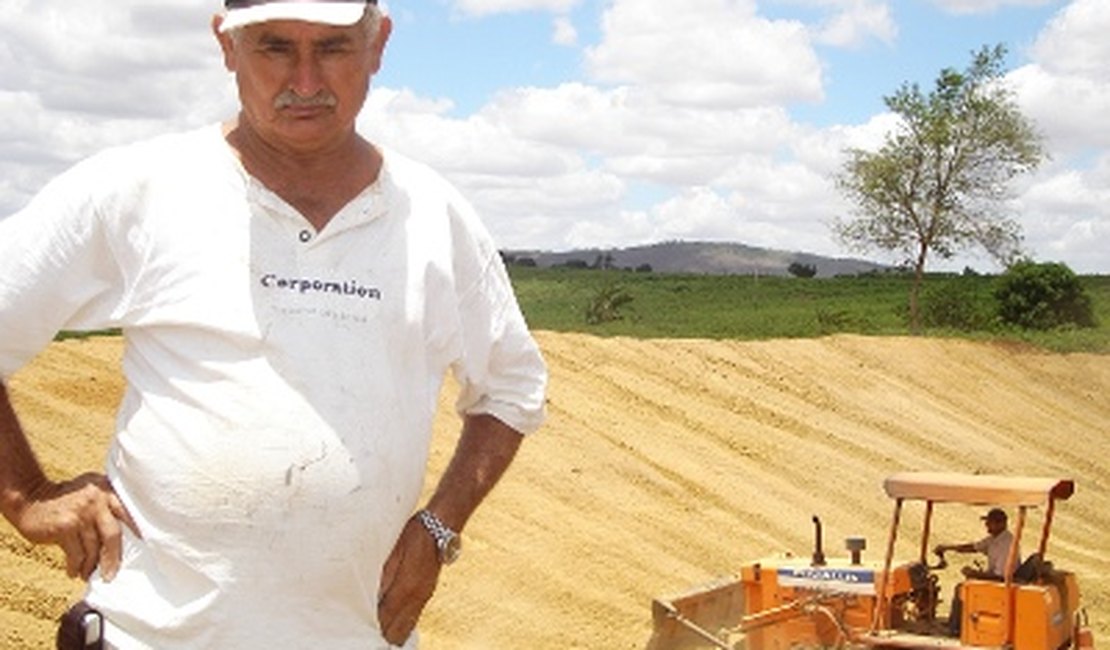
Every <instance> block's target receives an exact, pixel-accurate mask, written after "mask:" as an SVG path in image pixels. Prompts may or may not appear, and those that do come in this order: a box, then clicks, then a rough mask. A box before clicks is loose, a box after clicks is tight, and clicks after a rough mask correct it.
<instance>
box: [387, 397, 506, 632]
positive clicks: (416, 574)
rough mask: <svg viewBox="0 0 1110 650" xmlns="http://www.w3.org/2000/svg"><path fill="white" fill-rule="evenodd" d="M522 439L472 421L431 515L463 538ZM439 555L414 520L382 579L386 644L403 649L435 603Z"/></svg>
mask: <svg viewBox="0 0 1110 650" xmlns="http://www.w3.org/2000/svg"><path fill="white" fill-rule="evenodd" d="M521 439H522V436H521V434H520V433H519V432H517V431H516V430H514V429H513V428H512V427H510V426H508V425H507V424H505V423H503V422H501V421H500V420H498V419H497V418H495V417H493V416H492V415H468V416H465V420H464V422H463V430H462V435H461V437H460V438H459V443H458V446H457V447H456V448H455V454H454V456H453V457H452V458H451V462H450V463H449V464H448V466H447V469H446V470H445V471H444V473H443V476H442V477H441V478H440V481H439V484H438V485H437V487H436V490H435V492H434V494H433V495H432V497H431V499H430V500H429V501H428V505H427V509H428V510H430V511H431V512H433V513H434V514H435V515H436V516H437V517H439V519H440V520H441V521H443V523H444V524H446V525H447V527H449V528H451V529H452V530H454V531H457V532H461V531H462V529H463V528H464V527H465V526H466V522H467V521H468V520H469V519H470V516H471V515H472V514H474V511H475V510H476V509H477V508H478V505H479V504H481V502H482V500H483V499H484V498H485V497H486V495H487V494H489V492H490V490H492V489H493V487H494V485H496V484H497V481H498V480H499V479H500V478H501V475H502V474H504V473H505V470H506V469H507V468H508V467H509V464H510V463H511V462H512V460H513V457H514V456H516V452H517V449H519V448H520V443H521ZM441 568H442V567H441V565H440V561H439V554H438V550H437V548H436V546H435V543H434V542H433V541H432V538H431V536H430V535H429V534H428V532H427V531H426V530H425V529H424V527H423V525H422V524H421V523H420V522H419V521H418V520H417V519H416V518H412V519H410V520H409V521H408V523H407V524H406V525H405V528H404V530H403V531H402V532H401V537H400V538H399V539H398V541H397V544H396V546H395V547H394V549H393V552H392V553H391V554H390V556H389V559H388V560H387V561H386V564H385V569H384V571H383V573H382V589H381V601H380V602H379V603H378V619H379V621H380V623H381V628H382V634H383V635H384V636H385V639H386V640H387V641H389V642H390V643H393V644H395V645H401V644H402V643H404V641H405V639H407V638H408V636H409V634H410V633H411V632H412V630H413V628H414V627H415V626H416V622H417V620H418V619H419V618H420V613H421V612H422V611H423V609H424V605H425V604H426V603H427V602H428V600H429V599H430V598H431V597H432V593H433V592H434V591H435V587H436V582H437V581H438V579H439V571H440V569H441Z"/></svg>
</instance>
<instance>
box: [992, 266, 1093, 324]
mask: <svg viewBox="0 0 1110 650" xmlns="http://www.w3.org/2000/svg"><path fill="white" fill-rule="evenodd" d="M994 296H995V299H997V300H998V304H999V305H998V315H999V318H1000V319H1001V320H1002V322H1003V323H1006V324H1009V325H1016V326H1018V327H1022V328H1025V329H1032V330H1048V329H1053V328H1056V327H1061V326H1066V325H1074V326H1078V327H1094V326H1095V316H1094V310H1093V309H1092V307H1091V298H1090V296H1089V295H1087V292H1086V290H1085V289H1084V288H1083V285H1082V284H1081V283H1080V281H1079V278H1078V276H1076V275H1075V273H1073V272H1072V270H1071V269H1070V268H1068V267H1067V266H1066V265H1064V264H1060V263H1055V262H1049V263H1035V262H1029V261H1026V262H1018V263H1017V264H1015V265H1013V266H1011V267H1010V268H1009V269H1008V270H1007V271H1006V273H1005V274H1003V275H1002V277H1001V278H1000V280H999V284H998V286H997V288H996V289H995V291H994Z"/></svg>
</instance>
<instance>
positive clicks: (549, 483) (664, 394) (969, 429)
mask: <svg viewBox="0 0 1110 650" xmlns="http://www.w3.org/2000/svg"><path fill="white" fill-rule="evenodd" d="M538 337H539V339H540V342H541V345H542V347H543V349H544V352H545V354H546V356H547V359H548V361H549V363H550V366H551V380H552V381H551V391H550V405H549V408H550V420H549V424H548V425H547V426H546V428H545V429H544V430H543V431H542V432H541V433H539V434H537V435H536V436H534V437H533V438H532V439H531V440H529V441H527V443H526V445H525V447H524V448H523V450H522V452H521V455H520V456H519V458H518V462H517V464H516V465H514V467H513V469H512V470H511V472H510V473H509V475H508V476H507V477H506V478H505V480H504V481H503V483H502V484H501V485H500V486H499V487H498V488H497V490H496V491H495V492H494V494H493V495H492V496H491V497H490V499H489V501H488V502H487V504H486V506H485V507H484V508H483V510H481V511H480V512H479V514H478V515H477V516H476V517H475V518H474V520H473V521H472V523H471V526H470V528H469V529H468V530H467V533H466V553H465V555H464V560H463V561H462V562H460V564H458V565H455V566H453V567H451V568H450V569H449V570H447V571H446V572H445V573H444V577H443V582H442V584H441V587H440V590H439V592H438V593H437V594H436V597H435V599H434V600H433V602H432V604H431V605H430V607H429V609H428V611H427V612H426V615H425V618H424V621H423V622H422V624H421V629H422V633H423V639H424V644H423V647H424V648H426V649H430V650H455V649H460V648H463V649H467V648H474V649H493V650H496V649H502V648H505V649H507V648H513V649H517V648H545V649H546V648H559V649H562V648H597V649H608V648H643V647H644V645H645V643H646V642H647V640H648V638H649V636H650V631H651V623H650V607H649V605H650V601H651V598H652V597H653V596H655V595H659V594H666V593H673V592H676V591H681V590H683V589H685V588H687V587H689V586H692V585H694V584H698V583H701V582H705V581H707V580H710V579H712V578H713V577H715V576H719V575H723V574H728V573H730V572H731V571H733V570H734V569H735V568H736V567H737V566H738V565H740V564H741V563H742V562H744V561H747V560H752V559H757V558H759V557H763V556H766V555H769V554H773V553H778V552H782V551H786V550H793V551H794V552H797V553H800V554H806V553H808V552H809V550H810V549H809V545H810V544H811V539H812V527H811V526H812V525H811V524H810V517H811V516H812V515H813V514H820V515H821V516H822V518H823V520H824V527H825V534H826V552H828V553H830V554H834V553H835V554H839V550H840V548H841V546H840V541H839V540H841V539H842V538H843V537H847V536H850V535H863V536H866V537H867V538H868V540H869V545H870V550H869V551H867V554H868V555H875V556H878V555H879V554H880V553H881V548H882V546H883V545H884V540H885V536H886V531H887V526H888V521H889V517H890V514H891V511H892V506H891V504H890V502H889V501H888V500H887V499H886V498H885V496H884V495H883V493H882V491H881V481H882V479H883V478H884V477H885V476H886V475H888V474H890V473H893V472H896V471H901V470H906V469H922V470H953V471H982V472H1005V473H1014V474H1030V475H1044V476H1070V477H1072V478H1074V479H1075V480H1076V483H1077V486H1078V487H1077V492H1076V495H1075V496H1074V497H1073V498H1072V499H1071V500H1070V501H1069V502H1067V503H1064V504H1063V505H1062V507H1061V509H1060V510H1059V512H1058V514H1057V518H1056V520H1055V527H1054V535H1053V539H1052V541H1051V544H1050V547H1049V554H1050V559H1052V560H1054V562H1055V564H1056V565H1057V566H1058V567H1060V568H1070V569H1072V570H1074V571H1076V572H1077V573H1078V575H1079V579H1080V585H1081V587H1082V589H1083V591H1084V599H1085V601H1086V605H1087V608H1088V611H1089V613H1090V615H1091V619H1092V622H1093V623H1094V626H1095V628H1096V634H1097V636H1098V638H1099V640H1100V641H1101V642H1102V643H1105V642H1106V639H1107V638H1110V558H1107V557H1106V550H1107V549H1108V548H1110V483H1108V481H1110V476H1108V472H1107V468H1108V461H1107V459H1108V458H1110V357H1107V356H1094V355H1067V356H1064V355H1051V354H1046V353H1043V352H1039V351H1034V350H1030V349H1026V348H1023V347H1015V346H1001V345H991V344H984V343H971V342H963V341H952V340H932V339H910V338H864V337H854V336H836V337H831V338H825V339H819V340H795V341H769V342H728V341H718V342H714V341H700V340H647V341H644V340H632V339H600V338H595V337H590V336H583V335H571V334H553V333H546V332H541V333H539V334H538ZM119 354H120V343H119V341H118V340H116V339H94V340H89V341H71V342H65V343H58V344H54V345H53V346H52V347H51V348H50V349H49V350H48V351H47V352H45V353H44V354H43V355H41V356H40V357H39V358H38V359H36V361H35V362H34V363H33V364H32V365H31V366H29V367H28V368H26V369H25V370H23V371H21V373H20V374H19V375H17V376H16V377H15V378H14V379H13V382H12V386H11V388H12V392H13V395H14V397H15V399H16V400H17V406H18V408H19V409H20V411H21V414H22V416H23V419H24V424H25V426H26V427H27V428H28V429H29V430H30V431H31V432H32V435H33V438H34V444H35V446H36V449H37V450H38V452H39V454H40V456H41V458H42V460H43V462H44V464H45V465H46V466H47V468H48V471H50V472H52V473H55V474H58V475H62V474H71V473H74V472H78V471H83V470H85V469H90V468H97V467H98V466H99V465H100V463H101V462H102V459H103V449H104V445H105V440H106V438H107V436H108V435H109V433H110V431H111V427H112V410H113V408H114V404H115V402H116V401H117V400H118V398H119V395H120V391H121V386H120V379H119V377H118V370H117V366H118V359H119ZM450 393H451V391H450V390H448V392H447V394H446V395H445V397H444V401H443V405H444V406H443V408H442V409H441V413H440V417H439V418H438V421H437V443H436V446H435V450H434V456H433V458H432V461H431V465H432V469H433V471H438V469H439V468H441V467H442V466H443V464H444V463H445V461H446V458H447V457H448V455H449V453H450V451H451V446H452V444H453V441H454V437H455V429H456V427H457V424H458V422H457V419H456V418H455V417H454V416H453V414H452V413H451V412H450V408H449V404H450V403H451V399H452V395H451V394H450ZM978 514H979V513H978V512H977V511H973V510H962V509H960V510H957V511H950V510H945V509H941V510H940V511H939V513H938V515H939V519H938V522H937V524H936V525H935V529H934V530H935V531H936V532H935V535H936V537H934V539H937V540H938V541H940V539H941V538H944V539H945V540H946V541H965V540H968V539H972V538H976V537H978V536H980V535H981V534H982V529H981V524H980V523H979V521H978ZM907 518H908V517H907ZM1033 525H1034V528H1032V529H1031V530H1032V531H1033V532H1036V531H1038V530H1039V520H1038V519H1037V515H1034V519H1033ZM1027 544H1028V546H1032V545H1033V542H1032V541H1030V542H1028V543H1027ZM1028 550H1030V549H1027V552H1028ZM60 557H61V556H60V553H59V552H57V551H55V550H54V549H46V548H32V547H30V546H28V545H27V544H26V543H24V542H23V541H22V540H21V539H19V538H18V537H16V536H15V534H14V533H13V532H12V530H11V529H10V528H9V527H7V526H6V524H0V647H2V648H45V647H52V646H51V640H52V635H53V619H54V617H56V616H57V614H58V613H59V612H60V611H61V610H62V609H64V607H65V605H66V603H67V602H68V601H69V600H70V599H72V598H74V597H75V596H77V595H78V594H79V593H80V591H81V585H80V584H78V583H76V582H73V581H70V580H68V579H67V578H66V577H65V575H64V571H63V569H62V563H61V560H60ZM950 571H954V569H952V570H950ZM955 575H956V574H955V573H952V574H951V576H952V577H951V580H955ZM947 585H948V583H945V587H944V593H945V595H946V596H947V594H948V593H950V589H949V587H948V586H947Z"/></svg>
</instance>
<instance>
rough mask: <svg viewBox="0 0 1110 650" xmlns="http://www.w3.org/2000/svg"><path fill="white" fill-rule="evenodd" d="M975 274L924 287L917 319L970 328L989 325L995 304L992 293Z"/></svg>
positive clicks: (940, 325)
mask: <svg viewBox="0 0 1110 650" xmlns="http://www.w3.org/2000/svg"><path fill="white" fill-rule="evenodd" d="M984 289H985V286H984V285H983V283H981V282H977V281H975V278H972V277H964V278H957V279H953V280H949V281H948V282H945V283H944V284H940V285H933V286H929V287H926V289H925V291H924V292H923V293H922V295H921V322H922V323H923V324H924V325H925V326H926V327H943V328H949V329H954V330H957V331H961V332H974V331H977V330H985V329H989V328H990V327H991V324H992V321H993V320H994V315H995V312H996V311H997V307H996V305H995V303H994V299H993V296H991V295H990V293H989V292H988V291H985V290H984Z"/></svg>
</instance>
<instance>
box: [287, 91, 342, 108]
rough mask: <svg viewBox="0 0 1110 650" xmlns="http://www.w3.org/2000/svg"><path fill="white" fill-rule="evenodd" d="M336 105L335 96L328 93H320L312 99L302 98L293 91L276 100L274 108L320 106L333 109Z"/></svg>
mask: <svg viewBox="0 0 1110 650" xmlns="http://www.w3.org/2000/svg"><path fill="white" fill-rule="evenodd" d="M335 104H336V99H335V95H333V94H331V93H329V92H326V91H322V92H318V93H316V94H315V95H313V96H311V97H301V96H300V95H298V94H297V93H295V92H293V91H292V90H286V91H284V92H283V93H281V94H280V95H278V96H277V97H275V98H274V108H275V109H277V110H281V109H283V108H315V107H318V106H323V107H325V108H333V107H334V106H335Z"/></svg>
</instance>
